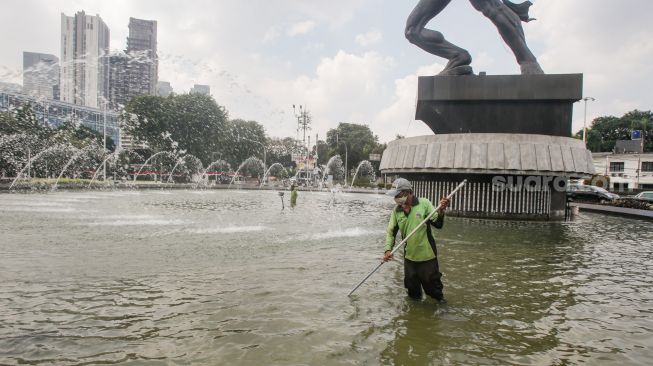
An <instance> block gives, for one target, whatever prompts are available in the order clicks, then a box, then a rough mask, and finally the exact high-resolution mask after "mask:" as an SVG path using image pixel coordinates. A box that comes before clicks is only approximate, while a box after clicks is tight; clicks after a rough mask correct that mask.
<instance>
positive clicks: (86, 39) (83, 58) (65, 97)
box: [60, 11, 110, 108]
mask: <svg viewBox="0 0 653 366" xmlns="http://www.w3.org/2000/svg"><path fill="white" fill-rule="evenodd" d="M109 37H110V35H109V27H107V25H106V24H105V23H104V21H103V20H102V18H100V16H99V15H96V16H91V15H86V13H84V12H83V11H80V12H77V14H75V16H72V17H69V16H66V15H65V14H63V13H62V14H61V74H60V93H61V100H62V101H64V102H68V103H74V104H78V105H84V106H87V107H93V108H99V107H101V106H103V105H104V103H105V101H106V100H108V96H109V59H108V54H109Z"/></svg>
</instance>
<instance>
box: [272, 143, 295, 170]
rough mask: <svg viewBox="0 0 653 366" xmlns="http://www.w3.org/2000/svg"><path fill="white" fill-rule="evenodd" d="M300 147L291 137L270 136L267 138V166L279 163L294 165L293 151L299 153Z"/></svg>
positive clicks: (288, 165)
mask: <svg viewBox="0 0 653 366" xmlns="http://www.w3.org/2000/svg"><path fill="white" fill-rule="evenodd" d="M300 152H301V147H300V146H299V145H298V143H297V141H296V140H295V139H294V138H292V137H284V138H271V139H269V140H268V161H267V163H268V166H270V165H272V164H274V163H279V164H281V165H283V166H284V167H294V164H295V162H294V161H293V160H292V154H293V153H300Z"/></svg>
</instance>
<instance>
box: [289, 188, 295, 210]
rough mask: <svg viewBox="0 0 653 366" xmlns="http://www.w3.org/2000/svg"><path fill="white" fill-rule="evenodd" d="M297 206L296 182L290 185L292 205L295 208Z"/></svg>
mask: <svg viewBox="0 0 653 366" xmlns="http://www.w3.org/2000/svg"><path fill="white" fill-rule="evenodd" d="M295 206H297V187H295V185H294V184H292V185H291V186H290V207H291V208H295Z"/></svg>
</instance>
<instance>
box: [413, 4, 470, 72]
mask: <svg viewBox="0 0 653 366" xmlns="http://www.w3.org/2000/svg"><path fill="white" fill-rule="evenodd" d="M450 2H451V0H420V1H419V3H418V4H417V5H416V6H415V9H413V11H412V12H411V13H410V15H409V16H408V20H407V22H406V31H405V34H406V38H407V39H408V41H410V43H412V44H414V45H416V46H417V47H419V48H421V49H423V50H424V51H426V52H428V53H430V54H433V55H436V56H440V57H442V58H446V59H447V60H449V62H448V63H447V66H445V68H444V70H442V71H441V72H440V75H467V74H472V67H471V66H469V65H470V64H471V63H472V57H471V56H470V54H469V52H467V51H466V50H464V49H462V48H460V47H458V46H456V45H454V44H452V43H450V42H448V41H447V40H445V39H444V36H443V35H442V33H440V32H436V31H433V30H430V29H426V24H427V23H428V22H429V21H430V20H431V19H433V18H434V17H435V16H437V15H438V14H440V12H441V11H442V10H443V9H444V8H445V7H446V6H447V5H449V3H450Z"/></svg>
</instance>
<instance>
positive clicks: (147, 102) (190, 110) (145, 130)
mask: <svg viewBox="0 0 653 366" xmlns="http://www.w3.org/2000/svg"><path fill="white" fill-rule="evenodd" d="M227 121H228V114H227V111H226V109H225V108H224V107H222V106H219V105H218V104H217V103H216V102H215V100H214V99H213V98H212V97H210V96H208V95H204V94H181V95H175V94H172V95H170V96H168V97H155V96H140V97H136V98H133V99H132V100H131V101H130V102H129V103H128V104H127V107H126V108H125V113H123V115H122V117H121V124H122V128H123V129H124V131H125V132H127V133H129V134H130V135H132V137H133V138H134V139H135V140H137V141H139V142H147V143H148V144H149V146H150V147H152V149H153V150H155V151H164V150H167V151H182V152H185V153H187V154H192V155H194V156H196V157H198V158H199V159H200V160H202V161H204V162H208V161H212V160H211V159H212V158H213V157H214V156H215V154H214V153H216V152H220V151H221V149H222V147H223V146H222V145H223V143H224V142H225V139H224V136H223V134H222V133H221V132H223V131H224V130H225V129H226V127H227V126H226V125H227Z"/></svg>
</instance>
